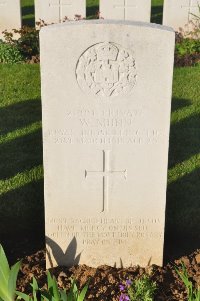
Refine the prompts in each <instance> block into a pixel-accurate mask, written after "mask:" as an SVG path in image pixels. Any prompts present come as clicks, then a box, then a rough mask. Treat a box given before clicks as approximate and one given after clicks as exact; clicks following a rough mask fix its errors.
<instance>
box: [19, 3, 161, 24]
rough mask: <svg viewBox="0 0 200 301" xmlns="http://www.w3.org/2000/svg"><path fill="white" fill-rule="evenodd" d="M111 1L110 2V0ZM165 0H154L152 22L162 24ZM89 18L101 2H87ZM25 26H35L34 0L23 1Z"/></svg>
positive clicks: (93, 14)
mask: <svg viewBox="0 0 200 301" xmlns="http://www.w3.org/2000/svg"><path fill="white" fill-rule="evenodd" d="M108 1H109V0H108ZM163 1H164V0H152V14H151V21H152V22H153V23H159V24H161V23H162V10H163ZM86 3H87V18H88V19H92V18H94V17H95V16H96V14H97V13H98V12H99V0H86ZM21 6H22V16H23V24H24V25H29V26H34V0H21Z"/></svg>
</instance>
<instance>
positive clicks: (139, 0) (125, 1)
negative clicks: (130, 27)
mask: <svg viewBox="0 0 200 301" xmlns="http://www.w3.org/2000/svg"><path fill="white" fill-rule="evenodd" d="M100 16H101V17H102V18H104V19H115V20H132V21H143V22H150V17H151V0H100Z"/></svg>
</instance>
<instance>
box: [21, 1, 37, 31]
mask: <svg viewBox="0 0 200 301" xmlns="http://www.w3.org/2000/svg"><path fill="white" fill-rule="evenodd" d="M34 15H35V9H34V5H30V6H24V7H22V25H24V26H30V27H34V26H35V18H34Z"/></svg>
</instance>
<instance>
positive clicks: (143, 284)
mask: <svg viewBox="0 0 200 301" xmlns="http://www.w3.org/2000/svg"><path fill="white" fill-rule="evenodd" d="M119 288H120V291H121V296H120V299H119V300H120V301H129V300H130V301H153V300H154V295H155V291H156V289H157V285H156V283H155V282H153V281H151V279H150V278H149V277H148V276H147V275H144V276H143V277H142V278H140V279H135V280H134V281H130V280H127V281H126V285H125V286H124V285H120V287H119Z"/></svg>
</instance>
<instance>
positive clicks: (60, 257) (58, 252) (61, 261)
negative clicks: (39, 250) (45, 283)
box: [46, 236, 81, 268]
mask: <svg viewBox="0 0 200 301" xmlns="http://www.w3.org/2000/svg"><path fill="white" fill-rule="evenodd" d="M46 243H47V245H48V246H49V247H50V248H51V251H52V254H53V256H54V258H55V260H56V263H57V265H58V266H65V265H67V266H68V265H69V264H70V266H76V265H78V264H79V261H80V258H81V253H79V254H78V255H76V252H77V240H76V238H75V237H73V239H72V241H71V242H70V244H69V245H68V246H67V248H66V251H65V252H63V250H62V249H61V248H60V246H59V245H58V244H57V243H56V242H55V241H54V240H52V239H51V238H49V237H47V236H46ZM47 256H48V259H49V263H50V266H51V267H52V268H53V266H54V265H53V262H52V259H51V256H50V254H49V252H48V250H47Z"/></svg>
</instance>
